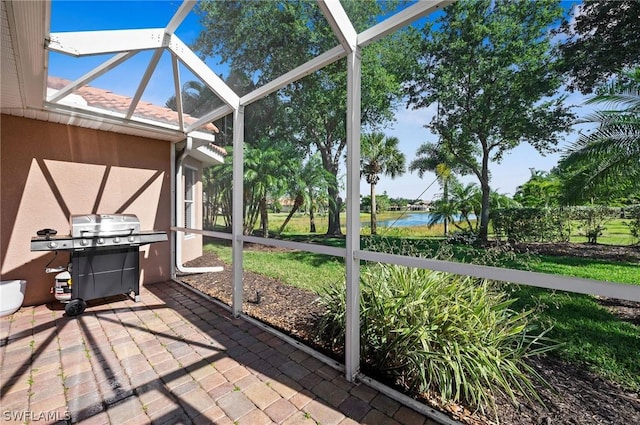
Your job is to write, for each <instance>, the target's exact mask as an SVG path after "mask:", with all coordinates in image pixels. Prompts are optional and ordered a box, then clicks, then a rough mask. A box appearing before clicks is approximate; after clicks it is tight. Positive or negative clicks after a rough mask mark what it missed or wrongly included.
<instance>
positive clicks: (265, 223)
mask: <svg viewBox="0 0 640 425" xmlns="http://www.w3.org/2000/svg"><path fill="white" fill-rule="evenodd" d="M260 225H261V227H262V236H263V237H265V238H268V237H269V214H268V213H267V198H266V197H262V198H260Z"/></svg>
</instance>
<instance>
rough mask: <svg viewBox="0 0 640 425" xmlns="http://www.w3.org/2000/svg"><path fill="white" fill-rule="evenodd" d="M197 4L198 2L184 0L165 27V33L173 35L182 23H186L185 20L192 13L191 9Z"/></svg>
mask: <svg viewBox="0 0 640 425" xmlns="http://www.w3.org/2000/svg"><path fill="white" fill-rule="evenodd" d="M196 3H197V1H196V0H184V1H183V2H182V4H181V5H180V7H179V8H178V10H177V11H176V13H175V14H174V15H173V17H172V18H171V20H170V21H169V23H168V24H167V26H166V27H165V29H164V32H165V33H167V34H173V33H174V32H175V31H176V29H177V28H178V27H179V26H180V24H181V23H182V21H184V18H186V17H187V15H188V14H189V12H191V9H193V7H194V6H195V5H196Z"/></svg>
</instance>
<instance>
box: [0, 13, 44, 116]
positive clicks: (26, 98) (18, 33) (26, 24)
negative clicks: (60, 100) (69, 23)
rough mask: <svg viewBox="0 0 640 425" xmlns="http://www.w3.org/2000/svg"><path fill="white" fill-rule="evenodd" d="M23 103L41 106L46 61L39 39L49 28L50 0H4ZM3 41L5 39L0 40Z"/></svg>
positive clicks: (27, 105) (42, 38)
mask: <svg viewBox="0 0 640 425" xmlns="http://www.w3.org/2000/svg"><path fill="white" fill-rule="evenodd" d="M3 3H4V4H5V6H6V9H5V10H6V14H7V21H8V25H9V33H10V37H11V40H9V42H10V43H12V44H13V49H14V55H15V62H16V71H17V74H18V84H19V86H20V87H19V90H20V96H21V102H22V105H23V107H27V108H29V107H34V108H41V107H42V102H43V99H45V96H46V90H47V84H46V81H45V80H46V72H45V71H46V66H47V64H46V61H47V55H46V54H45V51H44V49H43V40H44V39H45V37H46V34H47V33H48V29H49V21H50V14H51V4H50V2H37V1H6V2H3ZM2 42H3V45H4V43H5V40H2Z"/></svg>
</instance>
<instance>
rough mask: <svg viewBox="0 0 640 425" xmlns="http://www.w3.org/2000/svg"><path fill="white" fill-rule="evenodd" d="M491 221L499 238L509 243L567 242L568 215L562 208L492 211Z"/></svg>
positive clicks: (568, 232)
mask: <svg viewBox="0 0 640 425" xmlns="http://www.w3.org/2000/svg"><path fill="white" fill-rule="evenodd" d="M491 220H492V222H493V227H494V229H495V233H496V235H497V236H498V237H500V236H505V237H506V238H507V241H508V242H512V243H513V242H567V241H568V240H569V234H570V230H571V229H570V221H569V217H568V214H567V213H566V211H564V210H563V209H562V208H543V207H540V208H502V209H497V210H494V211H492V213H491Z"/></svg>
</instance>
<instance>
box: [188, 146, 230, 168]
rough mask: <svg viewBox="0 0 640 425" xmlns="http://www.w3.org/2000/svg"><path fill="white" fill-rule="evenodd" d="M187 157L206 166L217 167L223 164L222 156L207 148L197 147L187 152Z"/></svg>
mask: <svg viewBox="0 0 640 425" xmlns="http://www.w3.org/2000/svg"><path fill="white" fill-rule="evenodd" d="M189 156H190V157H193V158H195V159H197V160H198V161H200V162H202V163H203V164H204V165H205V166H206V165H218V164H222V163H224V156H222V155H220V154H219V153H217V152H215V151H214V150H213V149H210V148H208V147H207V146H198V147H197V148H195V149H193V150H192V151H191V152H189Z"/></svg>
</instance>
